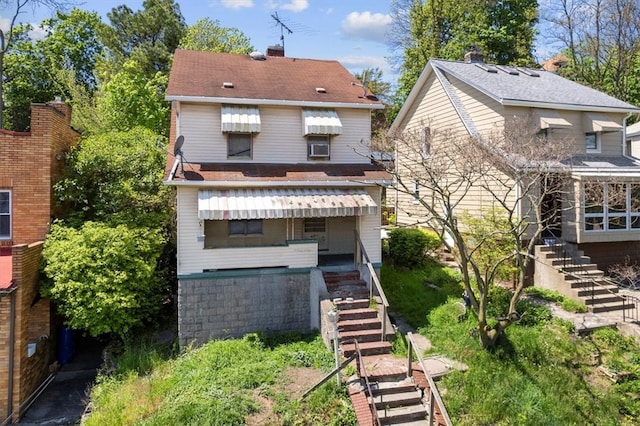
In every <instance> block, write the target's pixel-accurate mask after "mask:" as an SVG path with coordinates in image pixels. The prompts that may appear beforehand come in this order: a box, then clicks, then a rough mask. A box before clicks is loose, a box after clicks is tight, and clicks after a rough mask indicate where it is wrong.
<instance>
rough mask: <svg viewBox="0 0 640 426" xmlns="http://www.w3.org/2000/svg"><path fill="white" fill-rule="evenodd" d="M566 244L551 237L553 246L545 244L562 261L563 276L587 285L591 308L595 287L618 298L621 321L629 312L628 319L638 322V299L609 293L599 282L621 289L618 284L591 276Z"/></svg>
mask: <svg viewBox="0 0 640 426" xmlns="http://www.w3.org/2000/svg"><path fill="white" fill-rule="evenodd" d="M568 245H569V244H568V243H567V242H566V241H564V240H562V239H561V238H558V237H555V236H554V237H553V244H547V246H548V247H551V250H552V252H553V253H554V255H556V256H559V257H560V258H561V259H562V268H561V269H560V270H561V271H562V272H563V273H564V274H565V275H569V276H570V277H573V278H576V279H579V280H583V281H586V282H588V283H589V291H590V293H591V299H590V300H591V306H593V304H594V301H595V291H596V286H598V287H599V288H600V289H602V290H604V291H606V292H607V293H609V294H611V295H612V296H615V297H618V298H619V299H620V300H622V321H623V322H626V321H627V315H626V313H627V311H630V312H631V315H629V319H631V320H632V321H638V320H639V319H640V318H639V317H640V310H639V307H638V304H639V303H640V299H639V298H637V297H635V296H631V295H629V294H620V293H615V292H613V291H611V290H610V289H608V288H606V287H604V286H603V285H602V284H601V282H606V283H608V284H613V285H615V286H617V287H621V285H620V283H619V282H617V281H616V280H613V279H611V278H610V277H604V276H600V275H593V274H591V273H590V271H589V270H588V269H586V268H585V267H584V264H583V263H582V262H583V259H582V257H579V256H576V255H575V254H574V253H572V251H570V250H568V249H567V247H568ZM567 260H570V261H571V263H570V264H568V263H567ZM567 266H572V267H578V271H579V272H580V274H576V273H574V272H572V271H567V270H566V269H567Z"/></svg>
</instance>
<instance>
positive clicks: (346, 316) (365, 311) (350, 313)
mask: <svg viewBox="0 0 640 426" xmlns="http://www.w3.org/2000/svg"><path fill="white" fill-rule="evenodd" d="M367 318H378V311H376V310H374V309H371V308H357V309H343V310H340V311H338V320H339V321H349V320H357V319H367Z"/></svg>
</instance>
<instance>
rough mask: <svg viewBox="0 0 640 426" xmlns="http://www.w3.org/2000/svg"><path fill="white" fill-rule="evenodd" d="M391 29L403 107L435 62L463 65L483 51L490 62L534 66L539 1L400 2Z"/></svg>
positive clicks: (394, 7)
mask: <svg viewBox="0 0 640 426" xmlns="http://www.w3.org/2000/svg"><path fill="white" fill-rule="evenodd" d="M391 13H392V17H393V21H392V28H391V30H390V33H389V35H390V47H391V48H392V50H393V52H394V55H393V62H394V63H395V64H396V66H397V67H398V68H399V69H400V70H401V76H400V84H399V89H398V95H399V96H398V99H397V102H399V104H401V103H402V102H403V101H404V99H405V98H406V96H407V95H408V94H409V92H410V91H411V88H412V87H413V85H414V84H415V82H416V81H417V79H418V77H419V76H420V73H421V72H422V70H423V69H424V67H425V65H426V64H427V62H428V60H429V59H431V58H441V59H450V60H461V59H462V58H463V56H464V54H465V52H466V51H467V50H469V49H470V48H471V47H477V48H479V49H480V50H482V52H483V53H484V56H485V58H486V60H487V62H492V63H497V64H511V65H530V64H532V63H533V39H534V35H535V25H536V24H537V22H538V2H537V1H536V0H490V1H472V2H460V1H457V0H394V1H393V2H392V4H391Z"/></svg>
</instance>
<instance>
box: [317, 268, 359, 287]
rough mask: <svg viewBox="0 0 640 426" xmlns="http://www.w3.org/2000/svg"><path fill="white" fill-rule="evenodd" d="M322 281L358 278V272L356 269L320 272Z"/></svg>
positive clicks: (332, 281) (334, 281)
mask: <svg viewBox="0 0 640 426" xmlns="http://www.w3.org/2000/svg"><path fill="white" fill-rule="evenodd" d="M322 276H323V277H324V282H325V283H327V285H328V284H332V283H336V282H340V281H347V280H359V279H360V272H358V271H341V272H324V273H323V274H322Z"/></svg>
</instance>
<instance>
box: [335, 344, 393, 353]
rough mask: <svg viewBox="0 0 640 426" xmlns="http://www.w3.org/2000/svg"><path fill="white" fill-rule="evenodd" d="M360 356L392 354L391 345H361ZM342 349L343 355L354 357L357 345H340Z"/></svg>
mask: <svg viewBox="0 0 640 426" xmlns="http://www.w3.org/2000/svg"><path fill="white" fill-rule="evenodd" d="M358 346H359V347H360V354H361V355H362V356H367V355H381V354H389V353H391V343H389V342H363V343H359V344H358ZM340 347H341V348H342V354H343V356H345V357H349V356H351V355H353V353H354V352H355V350H356V345H355V344H353V343H347V344H344V345H340Z"/></svg>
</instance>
